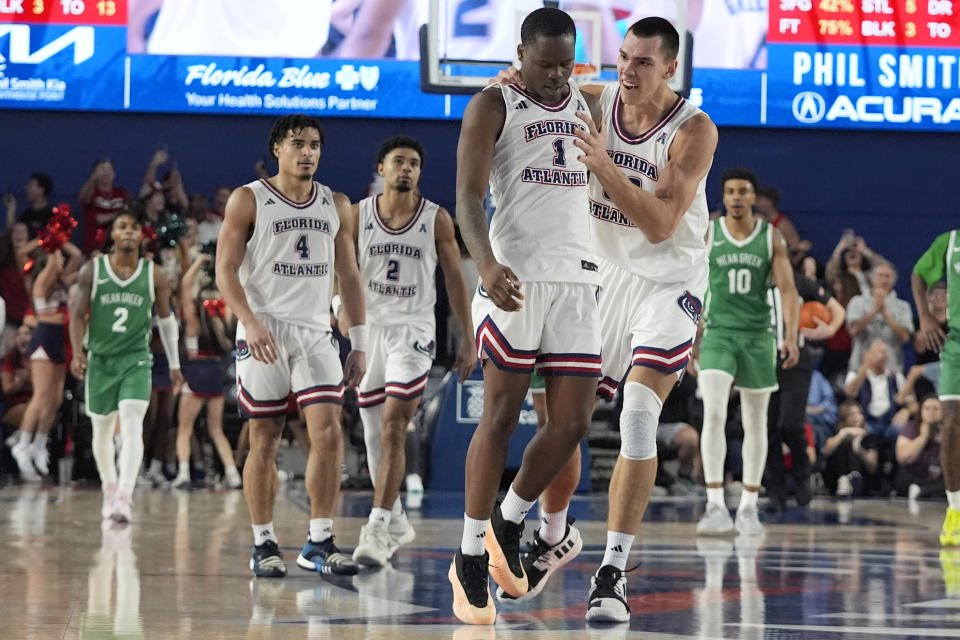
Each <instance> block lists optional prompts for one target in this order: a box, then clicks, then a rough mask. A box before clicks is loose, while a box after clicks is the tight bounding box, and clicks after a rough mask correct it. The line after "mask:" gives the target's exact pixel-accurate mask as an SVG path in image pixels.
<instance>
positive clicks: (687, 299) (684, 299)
mask: <svg viewBox="0 0 960 640" xmlns="http://www.w3.org/2000/svg"><path fill="white" fill-rule="evenodd" d="M677 304H678V305H680V308H681V309H683V312H684V313H685V314H687V315H688V316H690V319H691V320H693V324H700V315H701V314H702V313H703V303H702V302H700V298H698V297H696V296H695V295H693V294H692V293H690V292H689V291H684V292H683V295H682V296H680V297H679V298H677Z"/></svg>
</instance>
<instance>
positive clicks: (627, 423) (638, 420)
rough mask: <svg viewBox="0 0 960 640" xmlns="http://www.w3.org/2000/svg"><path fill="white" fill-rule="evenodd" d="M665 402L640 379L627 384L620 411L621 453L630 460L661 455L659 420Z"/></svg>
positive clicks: (647, 458) (646, 458) (624, 386)
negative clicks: (659, 453) (658, 435)
mask: <svg viewBox="0 0 960 640" xmlns="http://www.w3.org/2000/svg"><path fill="white" fill-rule="evenodd" d="M662 409H663V403H662V402H660V398H659V397H657V394H655V393H654V392H653V391H652V390H651V389H650V388H649V387H647V386H645V385H643V384H640V383H639V382H628V383H627V384H625V385H623V411H621V412H620V455H621V456H623V457H624V458H626V459H627V460H649V459H650V458H656V457H657V423H659V422H660V411H661V410H662Z"/></svg>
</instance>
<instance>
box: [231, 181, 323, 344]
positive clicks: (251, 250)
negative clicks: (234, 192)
mask: <svg viewBox="0 0 960 640" xmlns="http://www.w3.org/2000/svg"><path fill="white" fill-rule="evenodd" d="M246 186H247V187H249V188H250V190H252V191H253V195H254V196H255V197H256V199H257V217H256V220H255V222H254V227H253V235H252V236H251V237H250V240H248V241H247V252H246V254H245V255H244V256H243V262H242V263H241V264H240V270H239V272H238V274H237V275H238V276H239V277H240V284H241V285H242V286H243V291H244V293H245V294H246V296H247V302H248V303H249V305H250V309H251V310H252V311H254V312H255V313H263V314H266V315H269V316H272V317H274V318H276V319H277V320H283V321H284V322H290V323H292V324H297V325H301V326H305V327H312V328H316V329H319V330H322V331H329V330H330V298H331V296H332V293H333V261H334V255H335V250H334V238H336V235H337V232H338V231H339V230H340V216H339V215H338V214H337V209H336V207H335V206H334V204H333V193H332V192H331V191H330V188H329V187H326V186H324V185H322V184H320V183H317V182H314V183H313V191H312V193H311V195H310V198H309V199H308V200H307V201H306V202H304V203H303V204H297V203H295V202H292V201H291V200H289V199H288V198H287V197H285V196H284V195H283V194H281V193H280V192H279V191H278V190H277V189H276V188H275V187H274V186H273V185H271V184H270V183H268V182H267V181H266V180H258V181H257V182H251V183H250V184H248V185H246Z"/></svg>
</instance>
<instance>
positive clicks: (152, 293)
mask: <svg viewBox="0 0 960 640" xmlns="http://www.w3.org/2000/svg"><path fill="white" fill-rule="evenodd" d="M140 259H141V260H143V262H144V266H145V267H146V268H147V287H149V289H150V304H151V305H152V304H154V303H155V302H156V301H157V300H156V298H157V290H156V288H155V287H154V277H153V263H151V262H149V261H148V260H147V259H146V258H140Z"/></svg>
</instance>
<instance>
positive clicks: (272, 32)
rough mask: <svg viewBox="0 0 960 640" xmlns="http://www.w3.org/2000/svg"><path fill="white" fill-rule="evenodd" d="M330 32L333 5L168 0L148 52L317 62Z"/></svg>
mask: <svg viewBox="0 0 960 640" xmlns="http://www.w3.org/2000/svg"><path fill="white" fill-rule="evenodd" d="M329 32H330V0H282V1H281V2H263V1H262V0H164V1H163V6H162V7H161V9H160V13H159V14H158V15H157V22H156V24H155V26H154V27H153V31H152V32H151V33H150V38H149V40H148V41H147V53H156V54H166V55H211V56H240V57H257V58H313V57H314V56H316V55H317V54H318V53H319V52H320V49H321V48H322V47H323V45H324V44H325V43H326V41H327V36H328V35H329Z"/></svg>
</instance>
